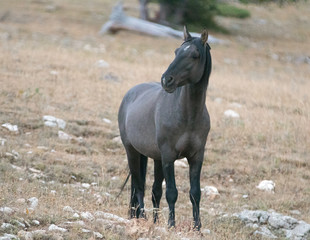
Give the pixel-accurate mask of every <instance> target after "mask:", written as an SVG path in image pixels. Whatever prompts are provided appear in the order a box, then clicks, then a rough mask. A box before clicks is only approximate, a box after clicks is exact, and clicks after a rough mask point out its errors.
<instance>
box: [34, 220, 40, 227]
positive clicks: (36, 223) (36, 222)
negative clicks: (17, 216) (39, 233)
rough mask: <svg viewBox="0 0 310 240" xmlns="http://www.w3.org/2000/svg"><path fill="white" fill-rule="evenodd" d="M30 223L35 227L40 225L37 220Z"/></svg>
mask: <svg viewBox="0 0 310 240" xmlns="http://www.w3.org/2000/svg"><path fill="white" fill-rule="evenodd" d="M32 223H33V224H34V225H37V226H39V225H40V222H39V221H38V220H32Z"/></svg>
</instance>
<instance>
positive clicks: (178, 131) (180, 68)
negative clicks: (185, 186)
mask: <svg viewBox="0 0 310 240" xmlns="http://www.w3.org/2000/svg"><path fill="white" fill-rule="evenodd" d="M184 40H185V41H184V43H183V44H182V45H181V46H180V47H179V48H178V49H176V51H175V55H176V56H175V59H174V60H173V62H172V63H171V64H170V66H169V68H168V69H167V71H166V72H165V73H164V74H163V75H162V78H161V85H160V84H159V83H143V84H140V85H137V86H135V87H133V88H132V89H130V90H129V91H128V92H127V94H126V95H125V97H124V99H123V101H122V103H121V106H120V109H119V114H118V123H119V129H120V134H121V138H122V142H123V144H124V147H125V149H126V153H127V158H128V163H129V168H130V173H131V176H132V177H131V200H130V217H131V218H132V217H137V218H139V217H145V213H144V201H143V198H144V188H145V175H146V167H147V158H148V157H150V158H153V159H154V178H155V180H154V184H153V187H152V202H153V207H154V212H153V216H154V222H156V221H158V212H157V210H158V208H159V203H160V199H161V196H162V182H163V179H165V180H166V199H167V202H168V205H169V220H168V225H169V227H171V226H175V210H174V209H175V203H176V200H177V198H178V191H177V188H176V184H175V177H174V161H175V160H176V159H180V158H183V157H186V158H187V160H188V163H189V176H190V192H189V195H190V200H191V202H192V205H193V216H194V228H195V229H198V230H199V229H200V227H201V222H200V216H199V203H200V196H201V191H200V172H201V167H202V162H203V159H204V150H205V144H206V140H207V136H208V133H209V130H210V118H209V114H208V111H207V108H206V106H205V100H206V90H207V87H208V81H209V76H210V73H211V55H210V47H209V45H208V43H207V40H208V33H207V32H206V31H204V32H203V33H202V34H201V37H200V38H194V37H191V35H190V34H189V32H188V31H187V29H186V27H184Z"/></svg>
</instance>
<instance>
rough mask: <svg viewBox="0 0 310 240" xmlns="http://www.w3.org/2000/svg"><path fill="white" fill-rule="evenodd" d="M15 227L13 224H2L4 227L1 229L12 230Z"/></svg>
mask: <svg viewBox="0 0 310 240" xmlns="http://www.w3.org/2000/svg"><path fill="white" fill-rule="evenodd" d="M12 227H13V225H12V224H10V223H2V225H1V229H4V230H5V229H8V228H12Z"/></svg>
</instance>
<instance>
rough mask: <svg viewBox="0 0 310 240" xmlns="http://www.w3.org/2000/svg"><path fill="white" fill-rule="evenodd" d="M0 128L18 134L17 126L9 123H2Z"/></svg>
mask: <svg viewBox="0 0 310 240" xmlns="http://www.w3.org/2000/svg"><path fill="white" fill-rule="evenodd" d="M1 126H2V127H4V128H6V129H8V130H9V131H10V132H18V126H17V125H12V124H11V123H4V124H2V125H1Z"/></svg>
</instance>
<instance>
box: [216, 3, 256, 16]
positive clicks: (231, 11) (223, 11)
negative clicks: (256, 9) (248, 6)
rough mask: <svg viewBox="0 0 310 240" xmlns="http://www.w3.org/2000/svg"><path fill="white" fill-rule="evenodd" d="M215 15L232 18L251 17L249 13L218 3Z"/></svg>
mask: <svg viewBox="0 0 310 240" xmlns="http://www.w3.org/2000/svg"><path fill="white" fill-rule="evenodd" d="M216 9H217V14H218V15H220V16H224V17H234V18H248V17H250V16H251V14H250V12H249V11H248V10H245V9H241V8H238V7H235V6H232V5H229V4H225V3H220V4H217V5H216Z"/></svg>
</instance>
